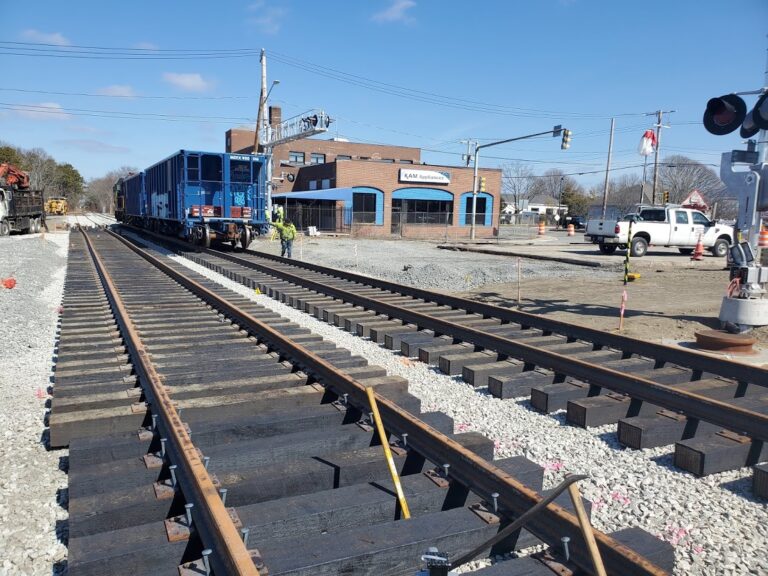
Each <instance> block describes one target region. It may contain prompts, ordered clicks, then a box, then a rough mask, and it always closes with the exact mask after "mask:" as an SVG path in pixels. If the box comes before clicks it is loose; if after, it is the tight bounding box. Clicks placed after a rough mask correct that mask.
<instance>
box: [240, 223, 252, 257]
mask: <svg viewBox="0 0 768 576" xmlns="http://www.w3.org/2000/svg"><path fill="white" fill-rule="evenodd" d="M240 244H242V246H243V252H245V251H246V250H247V249H248V246H249V245H250V244H251V230H250V228H248V227H243V231H242V232H240Z"/></svg>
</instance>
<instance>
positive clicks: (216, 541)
mask: <svg viewBox="0 0 768 576" xmlns="http://www.w3.org/2000/svg"><path fill="white" fill-rule="evenodd" d="M81 233H82V234H83V237H84V238H85V243H86V245H87V247H88V251H89V253H90V254H91V258H92V259H93V262H94V265H95V266H96V270H97V272H98V274H99V277H100V278H101V281H102V285H103V286H104V291H105V293H106V295H107V298H108V299H109V301H110V302H111V304H112V310H113V312H114V314H115V319H116V320H117V322H118V325H119V326H120V332H121V334H122V335H123V338H124V339H125V343H126V345H127V346H128V349H129V350H130V355H131V361H132V363H133V366H134V368H135V370H136V372H137V374H138V377H139V382H141V383H142V385H143V389H144V392H145V395H146V396H147V398H148V399H149V402H150V403H151V408H152V409H153V410H155V411H156V412H157V414H158V417H159V418H158V419H159V420H160V422H161V423H162V425H163V427H164V428H165V434H166V437H167V438H168V440H169V441H168V442H167V443H166V450H167V451H168V454H169V458H170V461H171V462H173V463H174V464H176V466H178V472H177V474H176V478H177V482H178V483H179V484H180V486H181V491H182V493H183V494H184V497H185V499H186V500H187V502H188V503H193V504H194V505H195V506H194V508H193V510H192V515H193V521H194V528H195V530H196V531H197V532H198V533H199V535H200V538H201V540H202V541H203V542H204V543H205V544H206V545H207V547H209V548H211V549H212V550H213V554H211V556H210V558H211V564H212V565H213V567H214V571H215V572H218V573H220V574H228V575H229V574H231V575H233V576H259V571H258V570H257V568H256V566H255V565H254V563H253V560H252V559H251V556H250V554H249V553H248V550H247V549H246V547H245V544H244V543H243V540H242V538H241V537H240V535H239V534H238V532H237V528H236V527H235V525H234V523H233V522H232V519H231V518H230V516H229V513H228V512H227V509H226V508H225V506H224V504H223V503H222V501H221V497H220V496H219V493H218V491H217V489H216V486H215V485H214V483H213V480H212V479H211V477H210V475H209V474H208V471H207V470H206V468H205V465H204V464H203V461H202V460H201V459H200V456H199V455H198V452H197V448H195V445H194V444H193V443H192V439H191V438H190V436H189V434H188V433H187V431H186V429H185V427H184V423H183V422H182V420H181V418H180V417H179V413H178V411H177V410H176V407H175V405H174V403H173V400H172V399H171V395H170V393H169V392H168V390H167V388H166V387H165V386H164V385H163V383H162V381H161V379H160V376H159V374H158V373H157V371H156V370H155V367H154V364H153V363H152V361H151V360H150V357H149V353H148V351H147V349H146V348H145V347H144V343H143V342H142V340H141V337H140V336H139V333H138V331H137V329H136V326H135V325H134V323H133V321H132V319H131V318H130V315H129V314H128V311H127V309H126V307H125V304H124V303H123V299H122V297H121V296H120V293H119V291H118V290H117V287H116V286H115V284H114V281H113V280H112V277H111V275H110V274H109V271H108V270H107V268H106V266H105V265H104V262H103V260H102V259H101V256H100V255H99V253H98V251H97V250H96V248H95V247H94V246H93V243H92V242H91V240H90V238H88V235H87V234H86V233H85V231H84V230H82V229H81ZM190 529H191V527H190ZM217 568H218V570H217Z"/></svg>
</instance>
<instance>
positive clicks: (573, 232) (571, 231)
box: [568, 224, 576, 236]
mask: <svg viewBox="0 0 768 576" xmlns="http://www.w3.org/2000/svg"><path fill="white" fill-rule="evenodd" d="M575 235H576V229H575V228H574V226H573V224H568V236H575Z"/></svg>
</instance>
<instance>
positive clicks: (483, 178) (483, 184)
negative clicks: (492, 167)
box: [480, 176, 485, 192]
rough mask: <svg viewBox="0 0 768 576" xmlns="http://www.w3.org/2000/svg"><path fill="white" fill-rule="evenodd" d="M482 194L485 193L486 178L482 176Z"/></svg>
mask: <svg viewBox="0 0 768 576" xmlns="http://www.w3.org/2000/svg"><path fill="white" fill-rule="evenodd" d="M480 192H485V176H480Z"/></svg>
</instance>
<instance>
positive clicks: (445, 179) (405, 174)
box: [400, 168, 451, 184]
mask: <svg viewBox="0 0 768 576" xmlns="http://www.w3.org/2000/svg"><path fill="white" fill-rule="evenodd" d="M400 182H424V183H427V184H450V183H451V173H450V172H438V171H437V170H411V169H409V168H400Z"/></svg>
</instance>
